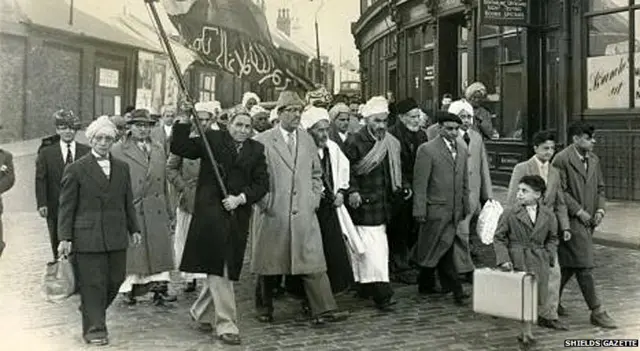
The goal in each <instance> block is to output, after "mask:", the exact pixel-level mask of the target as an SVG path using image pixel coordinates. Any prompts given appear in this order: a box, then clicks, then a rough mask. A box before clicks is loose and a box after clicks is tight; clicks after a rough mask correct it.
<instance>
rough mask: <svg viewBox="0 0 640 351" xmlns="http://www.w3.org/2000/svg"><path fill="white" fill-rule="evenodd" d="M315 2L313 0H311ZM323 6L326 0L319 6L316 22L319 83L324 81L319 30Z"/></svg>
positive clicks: (322, 0) (321, 0) (321, 1)
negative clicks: (319, 16)
mask: <svg viewBox="0 0 640 351" xmlns="http://www.w3.org/2000/svg"><path fill="white" fill-rule="evenodd" d="M310 1H312V2H313V0H310ZM322 6H324V0H320V5H319V6H318V9H317V10H316V23H315V27H316V60H317V61H318V70H317V75H318V76H317V79H316V81H317V82H319V83H322V79H321V78H322V62H321V61H320V32H319V31H318V14H319V13H320V10H321V9H322Z"/></svg>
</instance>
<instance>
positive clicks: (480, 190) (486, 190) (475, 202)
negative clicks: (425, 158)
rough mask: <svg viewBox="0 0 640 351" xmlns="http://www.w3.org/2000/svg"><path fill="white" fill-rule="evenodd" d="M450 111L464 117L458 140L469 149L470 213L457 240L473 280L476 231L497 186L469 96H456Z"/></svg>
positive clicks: (457, 252) (459, 265) (457, 257)
mask: <svg viewBox="0 0 640 351" xmlns="http://www.w3.org/2000/svg"><path fill="white" fill-rule="evenodd" d="M449 113H451V114H454V115H456V116H458V117H460V120H462V125H461V126H460V134H459V135H458V140H459V141H462V142H463V144H462V145H464V147H465V148H466V150H467V156H468V157H467V172H468V173H469V175H468V181H469V184H468V187H469V200H468V203H469V213H468V214H467V216H466V217H465V218H464V220H462V221H461V222H460V224H459V226H458V235H459V236H460V240H456V242H455V243H456V247H455V249H454V261H455V265H456V270H457V272H458V273H459V274H462V275H464V277H465V280H467V281H468V282H472V280H473V269H474V266H473V261H472V259H471V249H475V248H476V247H477V246H478V245H480V244H481V243H480V240H479V237H478V235H477V234H476V224H477V222H478V216H479V215H480V211H481V210H482V206H483V205H484V203H485V202H487V201H488V200H490V199H491V198H493V187H492V185H491V174H490V173H489V160H488V159H487V150H486V148H485V145H484V140H483V138H482V135H481V134H480V133H479V132H477V131H476V130H475V129H473V113H474V109H473V106H471V104H469V103H468V102H467V101H465V100H456V101H454V102H452V103H451V105H449ZM470 241H472V242H473V243H474V245H473V246H472V247H470V243H469V242H470Z"/></svg>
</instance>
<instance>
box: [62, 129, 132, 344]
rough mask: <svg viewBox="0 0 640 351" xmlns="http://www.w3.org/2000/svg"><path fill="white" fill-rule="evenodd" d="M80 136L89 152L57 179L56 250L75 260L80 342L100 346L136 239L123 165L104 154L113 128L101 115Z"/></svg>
mask: <svg viewBox="0 0 640 351" xmlns="http://www.w3.org/2000/svg"><path fill="white" fill-rule="evenodd" d="M86 136H87V138H88V139H89V141H90V143H91V152H89V153H88V154H86V155H84V156H82V157H80V158H79V159H78V160H77V161H76V162H74V163H72V164H71V165H69V166H67V168H66V169H65V171H64V175H63V177H62V188H61V192H60V207H59V212H58V235H59V237H60V240H61V241H60V245H59V247H58V251H59V253H60V255H61V256H68V255H69V254H70V253H71V252H73V253H74V256H75V257H76V264H75V267H76V273H77V277H78V286H79V289H80V301H81V304H80V310H81V312H82V336H83V338H84V340H85V342H87V343H89V344H94V345H106V344H108V343H109V339H108V333H107V326H106V310H107V308H108V307H109V306H110V305H111V303H112V302H113V300H114V298H115V297H116V296H117V294H118V288H119V287H120V284H122V282H123V281H124V279H125V272H126V270H125V268H126V265H127V263H126V262H127V247H128V246H129V242H130V240H131V242H132V243H133V244H134V245H138V244H140V242H141V236H140V233H139V232H140V229H139V227H138V221H137V218H136V213H135V208H134V206H133V193H132V190H131V180H130V176H129V166H128V165H127V164H126V163H125V162H123V161H120V160H118V159H116V158H114V157H112V156H111V155H110V154H109V151H110V149H111V146H112V145H113V143H114V141H115V138H116V126H115V125H114V124H113V123H111V122H110V121H109V117H107V116H103V117H100V118H98V119H97V120H95V121H93V122H92V123H91V124H90V125H89V127H88V128H87V131H86Z"/></svg>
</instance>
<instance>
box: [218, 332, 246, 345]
mask: <svg viewBox="0 0 640 351" xmlns="http://www.w3.org/2000/svg"><path fill="white" fill-rule="evenodd" d="M218 338H220V341H222V342H223V343H224V344H227V345H240V344H242V341H241V340H240V335H238V334H222V335H220V336H218Z"/></svg>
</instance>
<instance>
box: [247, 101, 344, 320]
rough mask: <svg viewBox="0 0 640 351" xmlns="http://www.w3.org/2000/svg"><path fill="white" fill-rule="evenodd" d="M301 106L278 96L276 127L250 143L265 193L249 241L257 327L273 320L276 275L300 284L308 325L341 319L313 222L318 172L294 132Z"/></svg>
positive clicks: (311, 151)
mask: <svg viewBox="0 0 640 351" xmlns="http://www.w3.org/2000/svg"><path fill="white" fill-rule="evenodd" d="M303 106H304V102H303V101H302V99H300V97H299V96H298V94H296V93H295V92H292V91H283V92H282V93H281V94H280V96H279V98H278V102H277V104H276V109H277V113H278V119H279V120H280V123H279V124H278V126H277V127H275V128H273V129H271V130H268V131H266V132H264V133H261V134H259V135H258V136H256V137H255V140H257V141H259V142H261V143H262V144H263V145H264V146H265V149H264V150H265V151H264V152H265V155H266V159H267V166H268V170H269V174H270V177H269V192H268V193H267V195H266V196H265V197H264V198H263V199H262V201H260V202H259V203H258V205H259V206H258V207H259V212H260V213H259V218H258V219H257V221H256V222H257V228H256V229H255V230H254V231H253V232H254V237H253V238H252V240H251V245H252V248H251V270H252V271H253V272H254V273H257V274H259V275H260V277H259V279H258V286H257V288H256V307H257V308H258V310H259V316H258V319H259V320H260V321H261V322H265V323H270V322H272V321H273V287H274V285H276V284H278V282H279V276H280V275H299V276H301V279H302V280H303V285H304V290H305V293H306V295H307V298H308V301H309V305H310V307H311V312H312V315H313V317H314V318H313V323H316V324H323V323H325V322H327V321H328V322H331V321H337V320H343V319H345V318H346V315H345V314H342V313H337V312H335V311H336V310H337V305H336V302H335V299H334V297H333V294H332V292H331V285H330V283H329V278H328V277H327V265H326V263H325V259H324V251H323V249H322V236H321V234H320V226H319V224H318V219H317V217H316V210H317V209H318V207H319V205H320V199H321V195H322V167H321V166H320V159H319V157H318V151H317V146H316V144H315V142H314V141H313V138H312V137H311V136H310V135H309V134H308V133H307V132H306V131H305V130H303V129H301V128H299V125H300V116H301V113H302V109H303Z"/></svg>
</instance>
